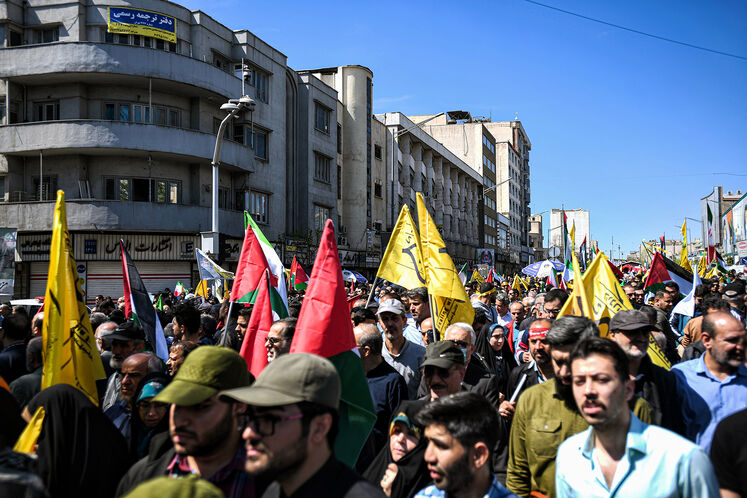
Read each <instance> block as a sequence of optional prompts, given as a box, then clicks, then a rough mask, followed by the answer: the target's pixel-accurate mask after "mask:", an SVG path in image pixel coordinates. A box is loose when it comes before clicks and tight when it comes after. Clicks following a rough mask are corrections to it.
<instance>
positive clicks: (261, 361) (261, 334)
mask: <svg viewBox="0 0 747 498" xmlns="http://www.w3.org/2000/svg"><path fill="white" fill-rule="evenodd" d="M270 280H271V276H270V270H269V269H266V270H265V273H264V275H263V276H262V278H261V279H260V281H259V287H258V289H257V298H256V299H255V301H254V307H253V308H252V316H251V317H249V323H248V324H247V326H246V333H245V334H244V342H242V343H241V350H240V351H239V354H240V355H241V357H242V358H244V360H245V361H246V365H247V367H248V368H249V371H250V372H251V373H252V375H254V377H255V378H257V377H259V374H260V373H262V370H264V368H265V367H266V366H267V349H265V342H266V341H267V334H268V333H269V332H270V327H272V322H273V320H274V317H273V310H272V306H271V305H270V289H271V287H270Z"/></svg>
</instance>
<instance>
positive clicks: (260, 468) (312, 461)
mask: <svg viewBox="0 0 747 498" xmlns="http://www.w3.org/2000/svg"><path fill="white" fill-rule="evenodd" d="M340 390H341V387H340V377H339V376H338V374H337V370H336V369H335V366H334V365H333V364H332V362H330V361H329V360H327V359H325V358H322V357H321V356H317V355H313V354H308V353H295V354H286V355H283V356H280V357H279V358H277V359H275V360H274V361H273V362H272V363H270V364H269V365H267V367H266V368H265V369H264V370H263V371H262V373H261V374H260V375H259V377H258V378H257V382H255V383H254V385H252V386H251V387H244V388H237V389H230V390H227V391H223V392H222V393H221V394H222V396H221V398H222V399H226V400H232V401H237V402H239V403H246V404H247V405H249V408H248V411H247V413H246V416H245V417H244V420H243V424H242V425H243V427H244V430H243V432H242V433H241V434H242V437H243V438H244V442H245V447H246V471H247V472H248V474H249V475H251V476H254V477H255V478H257V479H262V480H267V481H272V483H271V484H270V485H269V487H268V488H267V490H266V491H265V493H264V495H262V496H263V497H265V498H275V497H280V496H283V497H293V496H328V497H334V498H336V497H369V496H370V497H382V496H384V494H383V493H382V492H381V490H380V489H378V488H376V487H374V486H373V485H372V484H371V483H369V482H368V481H366V480H365V479H363V478H362V477H361V476H359V475H358V474H356V473H355V472H354V471H353V470H352V469H350V468H349V467H347V466H346V465H345V464H343V463H342V462H340V461H339V460H337V458H335V456H334V451H333V448H334V443H335V438H336V436H337V427H338V423H339V414H338V409H339V406H340Z"/></svg>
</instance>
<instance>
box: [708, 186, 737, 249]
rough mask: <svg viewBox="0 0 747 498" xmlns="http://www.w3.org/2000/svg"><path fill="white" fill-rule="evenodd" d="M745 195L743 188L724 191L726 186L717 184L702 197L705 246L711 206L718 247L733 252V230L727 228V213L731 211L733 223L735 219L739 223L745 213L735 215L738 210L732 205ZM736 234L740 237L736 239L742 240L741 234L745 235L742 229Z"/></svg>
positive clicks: (714, 235)
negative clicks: (731, 238) (731, 237)
mask: <svg viewBox="0 0 747 498" xmlns="http://www.w3.org/2000/svg"><path fill="white" fill-rule="evenodd" d="M743 196H744V193H743V192H742V191H741V190H737V191H736V192H732V191H731V190H727V191H726V192H724V187H722V186H721V185H717V186H714V187H713V190H712V191H711V193H709V194H708V195H707V196H705V197H703V198H701V199H700V219H701V231H702V235H703V244H704V245H705V246H707V245H708V207H710V208H711V215H712V216H713V239H714V242H715V244H716V249H717V250H718V251H720V252H722V253H724V252H727V251H728V252H733V249H732V247H731V246H733V245H734V244H733V243H732V241H731V240H730V236H731V231H730V230H727V229H726V227H727V220H726V218H725V215H726V214H727V213H729V212H731V215H730V218H731V223H732V225H733V224H734V223H735V220H737V223H739V220H743V219H744V214H743V213H740V214H741V216H740V214H736V217H735V213H736V211H735V210H732V207H733V206H734V205H735V204H737V203H738V202H739V201H740V200H742V197H743ZM737 211H738V210H737ZM735 231H736V230H735ZM735 235H737V237H740V238H736V240H738V241H741V236H743V235H742V231H741V230H740V231H738V232H737V233H736V234H735ZM722 256H723V254H722Z"/></svg>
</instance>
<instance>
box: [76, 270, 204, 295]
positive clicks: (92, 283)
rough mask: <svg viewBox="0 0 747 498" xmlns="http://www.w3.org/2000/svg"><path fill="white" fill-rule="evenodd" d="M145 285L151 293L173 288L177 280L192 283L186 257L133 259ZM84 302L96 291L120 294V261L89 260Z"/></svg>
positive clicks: (186, 283) (96, 293) (121, 291)
mask: <svg viewBox="0 0 747 498" xmlns="http://www.w3.org/2000/svg"><path fill="white" fill-rule="evenodd" d="M135 266H136V267H137V271H138V273H140V277H141V278H142V279H143V283H144V284H145V288H146V289H148V292H150V293H151V294H153V293H156V292H159V291H162V290H163V289H165V288H167V287H168V288H169V289H171V290H174V287H175V286H176V283H177V282H181V283H182V284H184V285H185V286H187V287H189V286H190V285H191V262H189V261H138V262H136V263H135ZM87 280H88V281H87V287H88V289H87V290H88V292H87V295H86V302H87V304H89V305H91V304H93V303H94V301H95V300H96V296H98V295H99V294H101V295H103V296H111V297H112V298H114V299H117V298H119V297H120V296H122V293H123V287H122V263H121V262H119V261H91V262H89V263H88V279H87Z"/></svg>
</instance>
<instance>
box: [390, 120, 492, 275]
mask: <svg viewBox="0 0 747 498" xmlns="http://www.w3.org/2000/svg"><path fill="white" fill-rule="evenodd" d="M376 118H377V119H378V120H379V121H380V122H382V123H383V124H384V125H385V126H386V130H387V144H388V147H387V155H386V159H387V165H388V167H387V177H386V191H387V192H386V196H387V200H388V203H389V205H388V207H387V213H386V226H387V230H388V231H389V232H391V230H392V228H393V226H394V223H396V221H397V216H398V215H399V211H400V209H401V207H402V206H403V205H404V204H407V205H408V206H409V208H410V210H411V212H412V213H413V216H416V213H417V211H416V209H415V206H416V203H415V199H416V197H415V194H416V192H422V193H423V197H424V200H425V203H426V205H427V207H428V209H429V211H430V213H431V216H432V217H433V218H434V222H435V223H436V225H437V226H438V228H439V231H440V232H441V236H442V237H443V239H444V242H445V243H446V246H447V248H448V250H449V254H450V255H451V257H452V260H453V261H454V263H455V264H456V265H457V266H460V265H462V264H464V263H468V262H469V263H472V262H473V261H474V260H475V259H476V253H477V249H478V248H479V247H482V246H481V244H482V243H483V239H482V234H481V228H482V223H481V221H482V214H483V210H482V208H481V197H482V189H483V179H482V175H481V174H480V173H478V172H477V171H475V170H474V169H473V168H472V167H470V165H468V164H467V163H466V162H464V161H463V160H462V159H461V158H460V157H459V156H458V155H457V154H455V153H454V152H453V151H452V150H450V149H449V148H448V147H446V146H445V145H444V144H442V143H441V142H440V140H438V139H437V138H436V137H434V136H432V135H431V134H430V133H428V132H427V130H426V129H425V127H424V126H422V125H419V124H418V122H414V121H412V120H411V119H410V118H408V117H407V116H405V115H404V114H402V113H399V112H392V113H386V114H379V115H377V116H376Z"/></svg>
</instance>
